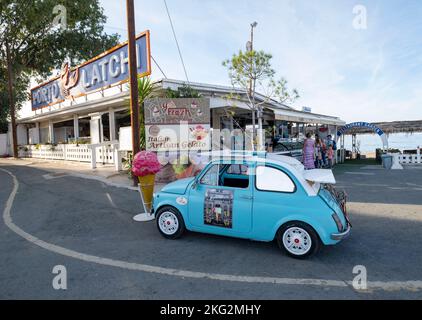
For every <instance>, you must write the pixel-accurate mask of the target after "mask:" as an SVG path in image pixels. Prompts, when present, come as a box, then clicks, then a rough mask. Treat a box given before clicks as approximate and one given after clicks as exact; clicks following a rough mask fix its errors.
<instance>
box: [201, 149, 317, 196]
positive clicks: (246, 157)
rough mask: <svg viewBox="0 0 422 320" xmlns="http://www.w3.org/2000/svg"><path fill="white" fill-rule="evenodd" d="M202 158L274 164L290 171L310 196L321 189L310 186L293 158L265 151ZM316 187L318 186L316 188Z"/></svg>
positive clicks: (215, 154)
mask: <svg viewBox="0 0 422 320" xmlns="http://www.w3.org/2000/svg"><path fill="white" fill-rule="evenodd" d="M202 156H209V157H211V161H210V162H212V163H216V162H223V163H224V162H225V163H227V164H230V163H236V164H241V163H242V162H244V161H249V162H257V163H265V164H274V165H278V166H280V167H282V168H285V169H286V170H288V171H289V172H290V173H291V174H292V175H294V176H295V178H296V179H297V180H298V181H299V182H300V184H301V185H302V186H303V188H304V189H305V191H306V192H307V193H308V195H310V196H316V195H317V194H318V191H317V190H318V189H319V188H314V187H312V186H310V185H309V184H308V183H307V182H306V179H305V169H304V166H303V165H302V163H301V162H300V161H298V160H296V159H294V158H292V157H289V156H283V155H278V154H273V153H268V152H265V151H229V150H221V151H212V152H206V153H203V154H202ZM315 187H316V186H315Z"/></svg>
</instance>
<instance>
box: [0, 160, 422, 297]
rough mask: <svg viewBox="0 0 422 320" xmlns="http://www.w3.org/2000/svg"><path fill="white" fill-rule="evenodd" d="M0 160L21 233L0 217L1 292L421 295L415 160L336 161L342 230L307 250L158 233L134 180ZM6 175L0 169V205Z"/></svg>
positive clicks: (420, 179) (421, 221)
mask: <svg viewBox="0 0 422 320" xmlns="http://www.w3.org/2000/svg"><path fill="white" fill-rule="evenodd" d="M0 169H6V170H8V171H9V172H11V173H12V174H13V175H15V176H16V178H17V181H18V189H17V193H16V196H15V198H14V202H13V205H12V208H11V210H10V216H11V219H12V224H13V226H16V228H17V229H18V230H21V231H22V232H23V233H24V234H23V235H22V234H18V233H19V232H20V231H19V232H18V233H16V232H17V230H16V229H14V230H12V229H13V228H14V227H13V228H12V229H11V228H10V224H9V225H6V223H5V221H4V218H5V217H4V216H3V217H2V219H0V256H1V259H0V298H1V299H25V298H29V299H73V298H76V299H325V298H327V299H380V298H393V299H421V298H422V282H421V281H422V264H421V261H422V246H421V243H422V197H421V196H420V195H421V191H422V170H420V169H419V170H417V169H415V170H404V171H385V170H377V169H361V168H360V167H355V166H350V167H342V168H340V169H338V170H336V178H337V180H338V182H339V185H340V186H341V187H344V188H345V189H346V191H347V192H348V194H349V197H350V202H351V203H350V208H351V211H350V214H351V219H352V223H353V229H352V234H351V236H350V237H349V238H348V239H346V240H345V241H344V242H342V243H341V244H339V245H337V246H335V247H327V248H324V249H323V250H322V251H321V252H320V253H319V255H317V256H315V257H313V258H311V259H309V260H305V261H298V260H294V259H292V258H289V257H287V256H286V255H284V254H283V253H281V252H280V251H279V249H278V248H277V246H276V244H275V243H260V242H253V241H248V240H239V239H232V238H224V237H217V236H210V235H203V234H196V233H187V234H186V235H185V236H184V237H183V238H182V239H179V240H176V241H170V240H166V239H164V238H162V237H161V236H160V234H159V233H158V231H157V230H156V226H155V222H148V223H137V222H134V221H133V220H132V217H133V215H135V214H136V213H138V212H139V211H140V210H141V206H140V200H139V194H138V193H137V192H134V191H129V190H126V189H121V188H116V187H110V186H107V185H105V184H104V183H102V182H98V181H93V180H86V179H81V178H76V177H71V176H60V175H58V176H56V177H54V179H45V178H44V177H43V176H44V175H46V174H47V173H48V172H45V171H41V170H37V169H34V168H31V167H24V166H1V167H0ZM14 187H15V188H16V185H15V183H14V181H13V178H12V177H11V176H10V175H9V174H8V173H7V172H4V171H1V170H0V212H1V213H2V214H3V210H4V209H5V208H6V201H7V200H8V199H9V197H10V195H11V193H13V189H14ZM6 211H7V210H6ZM6 220H7V217H6ZM6 222H7V221H6ZM56 265H63V266H65V267H66V270H67V290H55V289H54V288H53V286H52V281H53V278H54V277H55V274H53V273H52V270H53V268H54V266H56ZM356 265H363V266H365V267H366V269H367V272H368V275H367V278H368V281H369V283H371V284H373V285H374V288H372V289H370V290H367V291H358V290H355V289H354V288H353V286H352V285H351V284H350V281H352V280H353V277H354V276H355V275H354V274H353V273H352V270H353V268H354V266H356ZM221 275H224V277H222V276H221ZM242 276H244V278H242ZM270 279H274V281H270ZM309 279H311V280H309ZM310 281H313V282H310ZM409 281H410V282H409ZM417 281H419V282H417ZM270 282H274V283H270Z"/></svg>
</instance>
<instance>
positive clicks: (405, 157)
mask: <svg viewBox="0 0 422 320" xmlns="http://www.w3.org/2000/svg"><path fill="white" fill-rule="evenodd" d="M399 162H400V164H422V157H421V155H420V154H400V155H399Z"/></svg>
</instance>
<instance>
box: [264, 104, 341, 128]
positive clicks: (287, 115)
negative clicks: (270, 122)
mask: <svg viewBox="0 0 422 320" xmlns="http://www.w3.org/2000/svg"><path fill="white" fill-rule="evenodd" d="M269 109H271V110H273V111H274V115H275V120H281V121H290V122H299V123H316V124H321V125H335V126H343V125H345V124H346V122H345V121H343V120H341V119H340V118H337V117H332V116H326V115H322V114H316V113H311V112H303V111H297V110H280V109H274V108H269Z"/></svg>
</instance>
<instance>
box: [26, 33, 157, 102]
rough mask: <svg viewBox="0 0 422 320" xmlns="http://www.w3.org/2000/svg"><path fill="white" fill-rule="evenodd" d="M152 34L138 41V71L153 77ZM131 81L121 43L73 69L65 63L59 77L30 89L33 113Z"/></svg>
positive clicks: (127, 59)
mask: <svg viewBox="0 0 422 320" xmlns="http://www.w3.org/2000/svg"><path fill="white" fill-rule="evenodd" d="M149 43H150V40H149V31H146V32H144V33H142V34H140V35H139V36H138V37H137V39H136V50H137V72H138V74H139V75H140V76H146V75H149V74H151V61H150V44H149ZM128 80H129V57H128V46H127V43H126V42H125V43H123V44H120V45H118V46H116V47H114V48H112V49H110V50H108V51H106V52H104V53H102V54H100V55H99V56H97V57H95V58H93V59H91V60H89V61H87V62H85V63H84V64H82V65H80V66H77V67H75V68H73V69H71V68H70V66H69V64H67V63H66V64H64V65H63V67H62V70H61V73H60V75H59V76H58V77H56V78H53V79H51V80H50V81H48V82H46V83H44V84H41V85H40V86H38V87H35V88H33V89H32V90H31V101H32V110H37V109H41V108H44V107H47V106H50V105H53V104H56V103H60V102H63V101H65V100H66V99H71V98H77V97H80V96H84V95H86V94H88V93H92V92H96V91H99V90H102V89H105V88H109V87H112V86H116V85H119V84H122V83H125V82H127V81H128Z"/></svg>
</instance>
